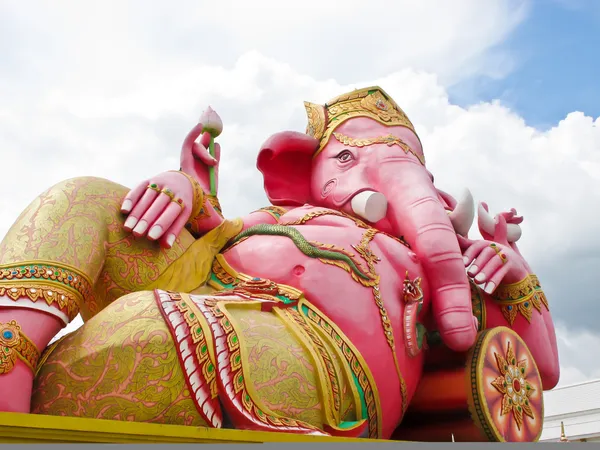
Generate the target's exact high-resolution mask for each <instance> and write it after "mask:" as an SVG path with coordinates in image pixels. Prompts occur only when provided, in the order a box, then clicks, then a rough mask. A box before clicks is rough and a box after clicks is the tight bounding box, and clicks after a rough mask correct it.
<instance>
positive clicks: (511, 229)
mask: <svg viewBox="0 0 600 450" xmlns="http://www.w3.org/2000/svg"><path fill="white" fill-rule="evenodd" d="M477 213H478V215H479V227H480V228H481V229H482V230H483V231H485V232H486V233H487V234H489V235H491V236H493V235H494V234H495V231H494V230H495V229H496V223H495V222H494V219H492V216H490V214H489V213H488V212H487V211H486V210H485V208H484V207H483V206H482V205H481V203H480V204H479V208H478V210H477ZM521 234H522V230H521V227H520V226H519V225H518V224H516V223H509V224H507V225H506V240H507V241H508V242H511V243H512V242H517V241H518V240H519V239H520V238H521Z"/></svg>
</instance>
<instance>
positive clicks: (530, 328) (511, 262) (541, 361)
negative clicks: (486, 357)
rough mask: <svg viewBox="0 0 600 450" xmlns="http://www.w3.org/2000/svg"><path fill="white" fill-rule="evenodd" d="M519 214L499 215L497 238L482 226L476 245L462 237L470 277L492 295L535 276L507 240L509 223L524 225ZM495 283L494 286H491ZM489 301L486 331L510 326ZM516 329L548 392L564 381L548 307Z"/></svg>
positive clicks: (487, 298)
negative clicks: (496, 249)
mask: <svg viewBox="0 0 600 450" xmlns="http://www.w3.org/2000/svg"><path fill="white" fill-rule="evenodd" d="M483 206H484V208H485V209H486V211H488V207H487V205H486V204H483ZM516 214H517V212H516V210H514V209H512V210H511V211H509V212H503V213H500V214H498V215H497V216H496V217H495V223H496V227H495V230H494V231H495V232H494V235H493V236H492V235H490V234H489V233H487V232H486V231H485V230H484V229H483V228H481V226H480V230H479V231H480V233H481V235H482V236H483V237H484V240H480V241H475V242H474V241H470V240H467V239H464V238H461V237H459V242H460V243H461V248H463V249H464V250H465V252H464V256H465V266H467V267H468V266H469V265H470V266H471V267H470V268H469V270H468V274H469V275H470V276H471V277H473V280H474V281H475V283H477V284H479V285H480V286H481V287H484V286H485V287H486V291H487V293H488V294H491V293H493V292H494V290H495V288H496V287H497V286H498V285H499V284H500V283H501V282H504V283H508V284H510V283H515V282H517V281H520V280H522V279H523V278H525V276H527V275H528V274H533V272H532V270H531V268H530V267H529V265H528V264H527V262H526V261H525V259H524V258H523V257H522V255H521V253H520V252H519V250H518V248H517V246H516V243H514V242H512V243H509V242H508V241H507V239H506V225H507V223H514V224H520V223H521V222H523V218H522V217H519V216H517V215H516ZM480 224H481V222H480ZM492 242H495V243H496V245H497V246H498V247H499V248H500V250H501V251H502V253H504V255H506V257H507V262H506V264H502V261H501V259H500V258H499V257H497V256H496V252H494V251H493V250H492V249H491V248H490V247H489V244H490V243H492ZM490 251H491V253H490ZM492 283H493V285H492V286H490V284H492ZM485 301H486V311H487V322H486V328H493V327H495V326H506V319H505V318H504V316H503V315H502V313H501V309H500V306H499V305H498V304H496V303H495V302H494V300H493V298H492V297H491V296H490V295H486V296H485ZM512 328H513V329H514V330H515V331H516V332H517V333H519V335H520V336H521V337H522V338H523V340H524V341H525V342H526V343H527V346H528V348H529V350H530V351H531V354H532V356H533V357H534V359H535V361H536V364H537V366H538V369H539V370H540V375H541V377H542V382H543V384H544V390H548V389H552V388H553V387H555V386H556V385H557V384H558V381H559V378H560V364H559V357H558V344H557V341H556V331H555V329H554V321H553V320H552V316H551V314H550V312H549V311H547V310H546V309H545V308H542V314H541V315H540V314H538V313H537V311H534V314H533V316H532V319H531V323H530V322H528V321H527V320H526V319H525V318H523V317H522V316H521V315H517V318H516V320H515V322H514V323H513V326H512Z"/></svg>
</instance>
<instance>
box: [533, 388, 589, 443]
mask: <svg viewBox="0 0 600 450" xmlns="http://www.w3.org/2000/svg"><path fill="white" fill-rule="evenodd" d="M544 416H545V417H544V429H543V431H542V436H541V437H540V441H557V440H558V439H559V438H560V423H561V422H563V423H564V425H565V433H566V435H567V437H568V438H569V439H571V440H576V439H582V438H588V439H589V438H594V437H598V436H600V380H593V381H586V382H583V383H577V384H573V385H570V386H561V387H558V388H555V389H553V390H551V391H547V392H544Z"/></svg>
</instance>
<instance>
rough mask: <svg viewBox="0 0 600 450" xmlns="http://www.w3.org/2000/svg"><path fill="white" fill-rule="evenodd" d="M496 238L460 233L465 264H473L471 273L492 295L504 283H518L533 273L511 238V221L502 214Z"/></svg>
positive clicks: (498, 219)
mask: <svg viewBox="0 0 600 450" xmlns="http://www.w3.org/2000/svg"><path fill="white" fill-rule="evenodd" d="M493 237H494V241H491V240H487V239H484V240H477V241H473V240H470V239H466V238H464V237H462V236H458V235H457V238H458V243H459V245H460V248H461V250H462V251H463V261H464V263H465V267H469V266H470V267H469V268H468V270H467V274H468V275H469V276H470V277H472V278H473V281H475V283H476V284H479V285H482V286H483V290H484V291H485V292H487V293H488V294H492V293H493V292H494V291H495V290H496V288H497V287H498V285H500V283H508V284H510V283H515V282H517V281H519V280H522V279H523V278H525V277H526V276H527V275H528V273H529V272H528V269H527V266H526V264H525V262H524V260H523V258H522V257H521V255H520V254H518V253H517V252H515V251H514V250H513V249H512V248H511V246H510V245H509V243H508V241H507V224H506V219H505V218H504V216H502V215H498V216H496V219H495V229H494V233H493Z"/></svg>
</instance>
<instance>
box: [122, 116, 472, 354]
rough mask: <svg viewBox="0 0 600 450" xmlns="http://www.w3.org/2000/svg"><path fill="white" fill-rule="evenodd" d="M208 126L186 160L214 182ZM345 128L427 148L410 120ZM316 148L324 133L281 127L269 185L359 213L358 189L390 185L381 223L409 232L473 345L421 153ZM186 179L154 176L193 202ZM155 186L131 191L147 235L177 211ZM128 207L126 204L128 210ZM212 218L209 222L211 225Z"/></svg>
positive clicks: (186, 150) (449, 235)
mask: <svg viewBox="0 0 600 450" xmlns="http://www.w3.org/2000/svg"><path fill="white" fill-rule="evenodd" d="M200 129H201V125H200V124H199V125H198V126H196V127H195V128H194V129H193V130H192V131H191V132H190V134H189V135H188V137H187V138H186V140H185V142H184V145H183V149H182V161H187V162H189V163H190V164H188V168H187V169H185V168H184V170H186V172H187V173H189V174H190V175H192V176H195V177H196V178H197V179H198V180H199V181H200V182H201V183H202V184H203V186H206V185H207V181H206V178H205V177H206V170H205V167H204V166H203V164H205V161H209V162H210V163H211V164H214V161H211V160H212V158H210V156H209V155H208V152H207V151H206V144H207V142H208V141H207V140H206V141H204V142H203V143H202V144H201V145H197V144H195V143H194V140H195V138H196V137H197V135H198V134H199V132H200V131H199V130H200ZM338 131H339V132H341V133H344V134H347V135H351V136H367V135H368V136H373V137H375V136H379V135H384V134H388V133H394V134H396V135H397V136H399V137H401V138H402V139H404V140H405V141H406V142H407V143H408V144H409V145H410V146H411V148H413V149H414V150H415V151H416V152H419V153H422V148H421V144H420V142H419V140H418V138H417V136H416V135H415V134H414V133H413V132H412V131H411V130H409V129H408V128H405V127H386V126H384V125H381V124H380V123H378V122H376V121H373V120H371V119H368V118H363V117H359V118H354V119H351V120H349V121H347V122H345V123H344V124H342V125H341V126H340V127H339V128H338ZM315 148H316V140H315V139H313V138H311V137H310V136H307V135H305V134H303V133H293V132H285V133H278V134H276V135H274V136H273V137H271V138H270V139H269V140H267V142H266V143H265V144H264V145H263V148H262V149H261V152H260V154H259V156H258V162H257V164H258V168H259V170H261V172H262V173H263V175H264V180H265V181H264V183H265V190H266V192H267V196H268V197H269V199H270V200H271V202H272V203H273V204H275V205H293V206H300V205H303V204H306V203H311V204H315V205H322V206H326V207H330V208H333V209H340V210H343V211H345V212H348V213H352V209H351V207H350V200H351V199H352V198H353V196H354V195H356V194H357V193H359V192H362V191H363V190H366V189H370V190H374V191H379V192H382V193H383V194H384V195H385V196H386V197H387V198H388V201H389V213H388V216H387V217H386V218H385V219H384V220H382V221H381V223H380V224H375V225H376V226H379V227H380V229H382V230H384V231H388V232H393V233H394V234H396V235H397V236H403V237H404V238H405V239H406V240H407V241H408V242H409V243H410V244H411V246H412V248H413V249H414V251H415V253H416V254H417V256H418V258H420V259H421V260H422V261H423V264H424V267H425V270H426V273H427V276H428V279H429V280H431V283H432V302H433V312H434V316H435V318H436V321H437V324H438V329H439V330H440V334H441V336H442V338H443V339H444V341H445V342H446V344H447V345H448V347H450V348H452V349H454V350H456V351H464V350H467V349H468V348H470V347H471V345H472V344H473V342H474V340H475V335H476V326H475V323H474V319H473V316H472V311H471V300H470V291H469V285H468V279H467V276H466V274H465V273H464V266H463V264H462V255H461V252H460V248H459V246H458V243H457V241H456V235H455V233H454V231H453V228H452V225H451V223H450V220H449V219H448V216H447V214H446V211H445V208H444V203H443V202H442V200H441V199H440V193H439V192H438V191H437V189H436V188H435V187H434V185H433V181H432V176H431V174H430V173H429V172H428V171H427V170H426V169H425V167H423V166H422V165H421V164H420V162H419V161H418V159H417V158H416V157H415V156H414V155H413V154H411V153H409V154H406V153H405V152H404V151H403V150H402V149H401V148H400V147H398V146H392V147H388V146H387V145H385V144H374V145H371V146H368V147H365V148H363V149H357V148H352V147H349V148H347V149H346V148H345V147H344V146H343V145H342V144H340V143H339V142H338V141H337V140H335V138H333V137H332V138H331V139H330V141H329V142H328V144H327V146H326V147H325V148H324V149H323V151H322V152H321V153H320V154H319V155H318V156H317V157H316V158H314V159H313V158H312V155H313V153H314V150H315ZM342 153H343V155H342ZM209 158H210V159H209ZM203 177H204V178H203ZM184 178H185V177H183V176H181V175H180V174H176V173H165V174H161V175H160V176H159V177H157V179H156V180H154V179H153V180H149V181H150V182H152V181H155V182H157V184H158V185H159V187H163V186H164V185H166V184H167V182H168V187H169V188H170V189H171V190H173V191H174V192H175V195H177V196H179V197H181V198H182V199H183V200H184V202H185V203H186V205H188V204H189V203H190V202H191V187H190V185H189V182H188V181H186V182H184V181H183V179H184ZM171 180H172V181H171ZM147 185H148V183H147V182H144V183H142V184H141V185H140V186H138V187H137V188H136V189H134V190H133V191H132V193H130V194H129V196H128V197H127V198H126V201H127V200H131V202H132V204H136V203H137V204H136V206H135V207H134V209H133V210H132V212H131V213H130V215H129V219H128V221H132V222H133V221H134V219H131V218H132V217H134V218H136V219H135V220H137V218H138V217H140V216H141V215H142V214H144V215H145V216H143V217H146V218H145V219H144V218H143V220H144V222H143V223H142V225H136V227H138V229H137V230H136V228H134V227H133V225H131V224H130V223H129V224H127V227H126V229H133V233H134V235H136V236H143V235H144V233H145V232H146V230H148V229H152V227H154V226H155V225H157V221H158V224H160V220H164V221H165V223H167V224H170V223H171V222H170V220H172V215H174V214H175V211H174V210H171V211H172V212H169V214H165V213H163V214H162V215H159V214H161V211H162V210H163V208H164V203H165V200H162V201H161V202H160V203H159V204H158V206H156V207H154V208H151V205H153V203H154V202H155V201H156V199H157V198H159V199H160V196H159V195H158V194H156V193H155V192H154V191H152V190H149V189H147V188H146V186H147ZM140 197H141V200H138V199H139V198H140ZM186 207H187V206H186ZM127 210H128V208H124V212H127ZM188 216H189V212H187V214H186V212H185V211H184V212H183V214H182V213H180V215H179V217H178V220H177V222H176V223H175V225H171V228H170V229H169V231H167V234H166V236H167V238H166V240H167V242H166V245H168V242H169V237H170V239H171V241H172V239H173V237H172V236H177V235H178V233H179V232H180V231H181V229H182V228H183V225H184V223H185V221H186V220H187V218H188ZM164 217H166V218H164ZM210 225H211V224H208V223H207V229H210V228H211V227H210ZM214 226H216V224H215V225H214ZM164 228H165V227H163V229H164Z"/></svg>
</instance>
